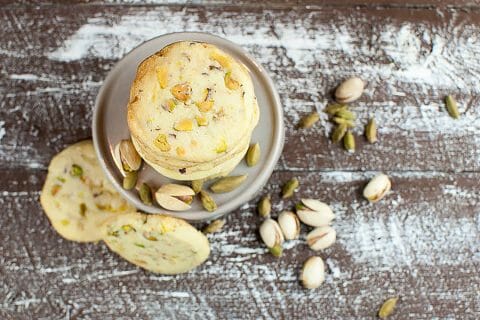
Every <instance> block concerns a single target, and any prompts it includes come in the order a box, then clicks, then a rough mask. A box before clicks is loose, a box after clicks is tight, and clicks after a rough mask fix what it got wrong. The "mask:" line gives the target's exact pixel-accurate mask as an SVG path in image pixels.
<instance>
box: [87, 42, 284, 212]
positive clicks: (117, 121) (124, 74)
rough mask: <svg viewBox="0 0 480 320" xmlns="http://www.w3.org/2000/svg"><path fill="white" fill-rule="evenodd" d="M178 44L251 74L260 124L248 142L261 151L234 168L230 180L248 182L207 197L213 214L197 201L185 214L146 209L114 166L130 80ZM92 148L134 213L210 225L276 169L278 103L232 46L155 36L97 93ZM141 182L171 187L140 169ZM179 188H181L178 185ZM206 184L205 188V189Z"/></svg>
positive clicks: (268, 83)
mask: <svg viewBox="0 0 480 320" xmlns="http://www.w3.org/2000/svg"><path fill="white" fill-rule="evenodd" d="M177 41H201V42H208V43H211V44H214V45H216V46H218V47H219V48H221V49H223V50H224V51H226V52H228V53H229V54H231V55H232V56H233V57H235V58H236V59H237V60H239V61H240V62H241V63H243V64H244V65H245V66H246V67H247V69H248V70H249V71H250V75H251V77H252V80H253V84H254V86H255V93H256V96H257V99H258V104H259V106H260V121H259V124H258V125H257V127H256V128H255V130H254V132H253V136H252V142H258V143H259V144H260V147H261V149H262V155H261V159H260V161H259V163H258V164H257V165H256V166H255V167H252V168H250V167H248V166H247V165H246V164H245V161H243V160H242V162H241V163H240V164H239V165H238V166H237V167H236V168H235V170H234V171H233V172H232V173H231V175H239V174H247V175H248V178H247V180H246V181H245V182H244V183H243V184H242V185H241V186H240V187H238V188H237V189H236V190H234V191H232V192H229V193H225V194H212V195H213V197H214V199H215V201H216V202H217V205H218V209H217V210H216V211H215V212H213V213H210V212H207V211H205V210H203V208H202V206H201V203H200V201H198V200H195V201H194V202H193V203H192V208H191V209H190V210H188V211H182V212H174V211H168V210H164V209H162V208H160V207H159V206H157V205H154V206H146V205H145V204H143V203H142V202H141V201H140V199H139V197H138V193H137V190H135V189H134V190H131V191H127V190H124V189H123V188H122V175H121V173H120V171H119V169H118V167H117V166H116V164H115V160H114V156H113V154H114V148H115V146H116V145H117V144H118V142H119V141H120V140H122V139H127V138H129V137H130V134H129V131H128V126H127V117H126V112H127V102H128V98H129V92H130V85H131V84H132V81H133V79H134V78H135V73H136V70H137V66H138V64H139V63H140V62H141V61H142V60H144V59H145V58H147V57H148V56H150V55H152V54H153V53H155V52H157V51H159V50H160V49H162V48H163V47H165V46H166V45H168V44H170V43H173V42H177ZM92 130H93V142H94V145H95V151H96V152H97V156H98V158H99V160H100V164H101V166H102V168H103V170H104V171H105V173H106V175H107V177H108V178H109V180H110V181H111V182H112V184H113V185H114V186H115V188H116V189H117V190H118V191H119V192H120V193H121V194H122V195H123V196H124V197H125V198H126V199H127V200H128V201H130V202H131V203H132V204H133V205H135V206H136V207H137V208H138V209H139V210H141V211H144V212H148V213H166V214H169V215H172V216H175V217H178V218H182V219H186V220H189V221H203V220H210V219H215V218H218V217H220V216H223V215H224V214H226V213H228V212H231V211H233V210H234V209H236V208H238V207H240V206H241V205H242V204H244V203H246V202H247V201H249V200H250V199H251V198H252V197H253V196H255V194H256V193H257V192H258V191H259V190H260V189H261V188H262V187H263V186H264V184H265V183H266V182H267V180H268V179H269V177H270V175H271V174H272V171H273V169H274V167H275V164H276V163H277V161H278V159H279V157H280V154H281V152H282V148H283V142H284V138H285V133H284V125H283V111H282V106H281V103H280V98H279V96H278V93H277V91H276V90H275V87H274V85H273V82H272V80H271V79H270V77H269V76H268V75H267V73H266V71H265V69H264V68H263V67H262V66H261V65H260V64H259V63H258V62H257V61H255V59H254V58H252V57H251V56H250V55H249V54H248V53H246V52H245V51H244V50H243V49H242V48H240V47H239V46H237V45H236V44H234V43H232V42H230V41H228V40H225V39H223V38H220V37H217V36H213V35H210V34H206V33H197V32H181V33H171V34H166V35H162V36H159V37H157V38H154V39H152V40H149V41H147V42H145V43H143V44H141V45H140V46H138V47H137V48H135V49H133V50H132V51H131V52H130V53H128V54H127V55H126V56H125V57H124V58H123V59H121V60H120V61H119V62H118V63H117V65H116V66H115V67H114V68H113V69H112V70H111V71H110V73H109V75H108V76H107V78H106V79H105V82H104V84H103V86H102V88H101V89H100V92H99V93H98V96H97V99H96V101H95V110H94V114H93V128H92ZM139 181H140V182H147V183H148V184H149V185H150V186H151V187H152V189H153V190H154V191H155V190H156V188H158V187H159V186H160V185H161V184H164V183H167V182H172V181H171V180H170V179H168V178H166V177H163V176H161V175H160V174H159V173H157V172H156V171H154V170H153V169H152V168H150V167H149V166H148V165H147V164H145V163H144V164H143V166H142V169H141V171H140V174H139ZM179 183H184V182H179ZM207 186H208V184H206V187H207Z"/></svg>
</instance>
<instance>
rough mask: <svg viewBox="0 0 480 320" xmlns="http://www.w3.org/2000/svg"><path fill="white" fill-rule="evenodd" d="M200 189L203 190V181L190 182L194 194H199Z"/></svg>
mask: <svg viewBox="0 0 480 320" xmlns="http://www.w3.org/2000/svg"><path fill="white" fill-rule="evenodd" d="M202 188H203V179H200V180H193V181H192V189H193V191H194V192H195V193H199V192H200V191H201V190H202Z"/></svg>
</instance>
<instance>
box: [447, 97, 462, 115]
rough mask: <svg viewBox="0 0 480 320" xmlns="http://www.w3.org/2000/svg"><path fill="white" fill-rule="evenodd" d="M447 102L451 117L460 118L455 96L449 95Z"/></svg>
mask: <svg viewBox="0 0 480 320" xmlns="http://www.w3.org/2000/svg"><path fill="white" fill-rule="evenodd" d="M445 104H446V105H447V110H448V113H449V114H450V117H452V118H454V119H458V118H459V117H460V113H459V112H458V105H457V101H456V100H455V98H454V97H452V96H447V97H446V98H445Z"/></svg>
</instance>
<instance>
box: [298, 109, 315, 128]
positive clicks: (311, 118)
mask: <svg viewBox="0 0 480 320" xmlns="http://www.w3.org/2000/svg"><path fill="white" fill-rule="evenodd" d="M319 119H320V115H319V114H318V112H312V113H310V114H308V115H306V116H304V117H303V118H302V119H301V120H300V123H299V124H298V127H299V128H301V129H308V128H311V127H312V126H313V125H314V124H315V122H317V121H318V120H319Z"/></svg>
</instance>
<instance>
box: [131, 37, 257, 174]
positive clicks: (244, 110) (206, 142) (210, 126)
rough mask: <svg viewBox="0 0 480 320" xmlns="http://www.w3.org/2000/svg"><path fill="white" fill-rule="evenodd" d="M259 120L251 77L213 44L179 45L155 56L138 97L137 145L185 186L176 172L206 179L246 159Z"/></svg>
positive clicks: (143, 70) (142, 74)
mask: <svg viewBox="0 0 480 320" xmlns="http://www.w3.org/2000/svg"><path fill="white" fill-rule="evenodd" d="M258 120H259V109H258V105H257V102H256V97H255V92H254V88H253V83H252V80H251V78H250V75H249V73H248V70H247V69H246V68H245V67H244V66H243V65H242V64H240V63H239V62H238V61H236V60H235V59H234V58H232V57H231V56H230V55H228V54H227V53H225V52H223V51H222V50H220V49H218V48H217V47H215V46H213V45H210V44H206V43H199V42H185V41H184V42H177V43H174V44H171V45H169V46H167V47H165V48H164V49H162V50H161V51H159V52H157V53H156V54H154V55H152V56H150V57H149V58H147V59H146V60H144V61H143V62H142V63H141V64H140V66H139V67H138V70H137V75H136V77H135V80H134V82H133V85H132V88H131V91H130V100H129V104H128V114H127V121H128V126H129V129H130V133H131V136H132V140H134V141H135V142H136V143H135V145H136V147H137V149H138V151H139V153H140V154H141V155H142V157H143V158H144V159H145V161H147V162H148V163H150V164H153V167H155V168H157V167H160V168H163V169H166V170H163V173H162V174H164V175H167V176H168V177H170V178H176V179H178V177H176V176H177V174H175V177H174V176H170V175H168V172H177V171H178V170H180V169H183V168H190V170H189V171H190V172H191V173H194V172H196V176H197V177H198V176H202V174H203V175H204V176H202V178H206V177H207V176H206V175H205V174H208V172H209V170H212V169H213V168H215V167H217V166H221V165H222V163H223V162H226V161H229V160H231V159H232V158H234V157H236V156H238V154H239V153H240V152H242V151H243V148H244V145H245V144H248V142H247V140H249V139H250V136H251V134H252V131H253V129H254V128H255V126H256V125H257V123H258ZM208 166H209V168H207V167H208ZM214 171H215V170H214ZM216 171H218V170H216ZM182 178H183V179H182V180H189V179H191V177H188V174H187V176H182Z"/></svg>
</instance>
